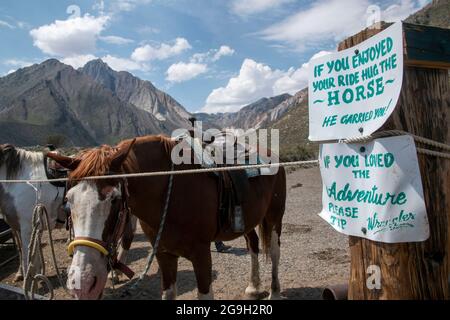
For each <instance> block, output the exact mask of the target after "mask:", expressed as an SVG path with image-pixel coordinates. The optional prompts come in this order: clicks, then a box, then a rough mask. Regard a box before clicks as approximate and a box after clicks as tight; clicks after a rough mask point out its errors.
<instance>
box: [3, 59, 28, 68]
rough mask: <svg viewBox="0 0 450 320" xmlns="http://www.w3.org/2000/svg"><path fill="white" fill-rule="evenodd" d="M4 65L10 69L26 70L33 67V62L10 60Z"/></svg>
mask: <svg viewBox="0 0 450 320" xmlns="http://www.w3.org/2000/svg"><path fill="white" fill-rule="evenodd" d="M3 64H4V65H6V66H10V67H17V68H25V67H29V66H31V65H33V62H31V61H28V60H19V59H8V60H5V61H4V62H3Z"/></svg>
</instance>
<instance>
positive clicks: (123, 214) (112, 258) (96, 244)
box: [67, 179, 134, 279]
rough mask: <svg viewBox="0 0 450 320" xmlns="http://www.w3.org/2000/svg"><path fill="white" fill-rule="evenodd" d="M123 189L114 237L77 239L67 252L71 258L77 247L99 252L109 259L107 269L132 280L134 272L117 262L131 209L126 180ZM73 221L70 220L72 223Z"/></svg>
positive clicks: (70, 244) (71, 243)
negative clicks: (103, 239) (119, 272)
mask: <svg viewBox="0 0 450 320" xmlns="http://www.w3.org/2000/svg"><path fill="white" fill-rule="evenodd" d="M121 189H122V206H121V208H120V209H119V213H118V219H117V221H116V224H115V226H114V231H113V234H112V237H110V238H109V239H108V241H107V242H105V241H102V240H98V239H95V238H91V237H75V238H74V239H73V241H71V242H70V243H69V245H68V247H67V251H68V253H69V255H70V256H73V253H74V251H75V247H79V246H83V247H89V248H93V249H95V250H97V251H98V252H100V253H101V254H102V255H103V256H105V257H106V258H107V259H108V265H107V267H108V268H109V269H110V268H112V269H118V270H120V271H122V272H123V273H124V274H125V275H126V276H127V277H128V278H130V279H131V278H132V277H133V276H134V272H133V271H132V270H131V269H129V268H128V267H127V266H126V265H124V264H123V263H122V262H120V261H119V260H117V248H118V246H119V240H120V239H121V238H122V236H123V234H124V233H125V226H126V224H127V222H128V221H129V219H130V211H131V210H130V207H129V206H128V197H129V192H128V181H127V180H126V179H124V180H123V182H121ZM71 221H72V220H70V222H71Z"/></svg>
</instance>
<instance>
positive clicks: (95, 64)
mask: <svg viewBox="0 0 450 320" xmlns="http://www.w3.org/2000/svg"><path fill="white" fill-rule="evenodd" d="M79 71H80V72H81V73H83V74H85V75H87V76H89V77H91V78H92V79H93V80H95V81H96V82H98V83H100V84H102V85H103V86H104V87H106V88H108V89H109V90H111V91H112V92H113V93H114V94H115V95H116V96H117V97H118V98H119V99H120V100H122V101H125V102H128V103H131V104H133V105H134V106H136V107H138V108H139V109H142V110H144V111H147V112H149V113H151V114H153V115H154V116H155V117H156V118H157V119H158V120H159V121H160V122H161V124H162V126H163V127H164V128H166V131H172V130H173V129H175V128H180V127H188V126H189V121H188V120H187V119H188V118H189V113H188V112H187V111H186V110H185V109H184V108H183V106H181V105H180V104H179V103H178V102H177V101H176V100H175V99H173V98H172V97H171V96H169V95H168V94H166V93H164V92H162V91H160V90H158V89H157V88H155V86H153V84H152V83H151V82H150V81H144V80H141V79H139V78H137V77H135V76H133V75H132V74H131V73H129V72H125V71H121V72H117V71H114V70H113V69H111V68H110V67H109V66H108V65H107V64H106V63H104V62H103V61H102V60H100V59H97V60H92V61H90V62H88V63H87V64H86V65H85V66H84V67H83V68H80V69H79Z"/></svg>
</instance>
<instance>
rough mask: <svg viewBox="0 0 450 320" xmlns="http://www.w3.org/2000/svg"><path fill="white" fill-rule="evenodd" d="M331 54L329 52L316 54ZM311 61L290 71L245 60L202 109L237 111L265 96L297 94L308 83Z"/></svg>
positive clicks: (209, 110) (212, 111) (214, 91)
mask: <svg viewBox="0 0 450 320" xmlns="http://www.w3.org/2000/svg"><path fill="white" fill-rule="evenodd" d="M325 54H328V52H326V51H322V52H319V53H317V54H315V55H314V56H313V58H317V57H320V56H323V55H325ZM308 66H309V64H308V63H304V64H303V65H302V66H301V67H300V68H298V69H295V68H290V69H289V70H287V71H282V70H277V69H275V70H274V69H272V68H270V67H269V66H267V65H265V64H262V63H258V62H256V61H254V60H252V59H245V60H244V62H243V63H242V66H241V70H240V71H239V74H238V75H237V76H235V77H232V78H231V79H230V80H229V81H228V84H227V85H226V86H225V87H221V88H217V89H214V90H213V91H212V92H211V93H210V95H209V96H208V98H207V99H206V104H205V106H204V107H203V108H202V110H201V111H202V112H208V113H217V112H234V111H238V110H239V109H240V108H242V107H243V106H245V105H248V104H250V103H252V102H255V101H256V100H258V99H261V98H263V97H273V96H276V95H280V94H283V93H290V94H295V93H296V92H298V91H299V90H301V89H303V88H305V87H306V86H307V85H308Z"/></svg>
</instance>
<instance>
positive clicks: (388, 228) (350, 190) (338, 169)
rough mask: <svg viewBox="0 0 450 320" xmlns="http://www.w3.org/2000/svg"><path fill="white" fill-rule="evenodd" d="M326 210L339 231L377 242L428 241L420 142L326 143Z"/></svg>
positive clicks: (398, 139) (322, 168)
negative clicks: (420, 162) (421, 175)
mask: <svg viewBox="0 0 450 320" xmlns="http://www.w3.org/2000/svg"><path fill="white" fill-rule="evenodd" d="M319 160H320V172H321V175H322V182H323V195H322V203H323V209H322V212H321V213H320V214H319V215H320V216H321V217H322V218H323V219H325V220H326V221H327V222H328V223H329V224H330V225H331V226H332V227H333V228H335V229H336V230H337V231H339V232H341V233H344V234H347V235H351V236H357V237H363V238H367V239H370V240H374V241H380V242H388V243H397V242H416V241H424V240H426V239H428V237H429V226H428V219H427V214H426V208H425V203H424V199H423V189H422V181H421V177H420V171H419V165H418V160H417V153H416V147H415V144H414V140H413V139H412V138H411V137H410V136H400V137H391V138H383V139H377V140H374V141H372V142H370V143H366V144H343V143H333V144H323V145H321V147H320V158H319Z"/></svg>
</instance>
